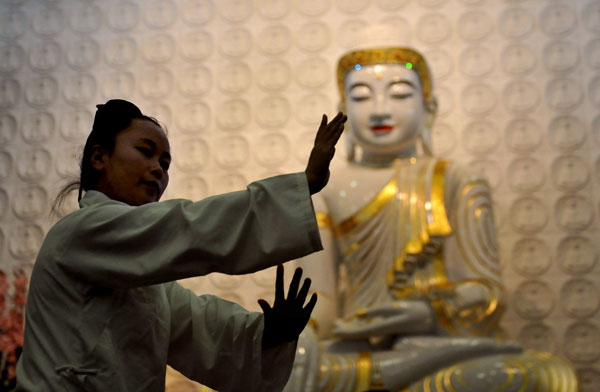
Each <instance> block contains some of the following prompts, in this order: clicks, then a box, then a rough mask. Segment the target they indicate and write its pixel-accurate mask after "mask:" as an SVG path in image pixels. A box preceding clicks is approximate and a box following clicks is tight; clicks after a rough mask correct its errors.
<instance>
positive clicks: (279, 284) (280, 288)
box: [273, 264, 285, 306]
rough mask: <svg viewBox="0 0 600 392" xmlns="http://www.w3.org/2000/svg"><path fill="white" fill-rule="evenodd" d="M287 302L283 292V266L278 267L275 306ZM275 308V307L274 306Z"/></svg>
mask: <svg viewBox="0 0 600 392" xmlns="http://www.w3.org/2000/svg"><path fill="white" fill-rule="evenodd" d="M284 300H285V294H284V292H283V265H281V264H279V265H278V266H277V278H275V304H278V303H279V302H280V301H284ZM273 306H275V305H273Z"/></svg>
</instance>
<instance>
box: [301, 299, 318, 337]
mask: <svg viewBox="0 0 600 392" xmlns="http://www.w3.org/2000/svg"><path fill="white" fill-rule="evenodd" d="M316 304H317V293H313V295H311V296H310V301H308V304H306V306H305V307H304V309H302V311H303V312H304V325H303V326H302V328H304V327H305V326H306V323H308V320H309V319H310V314H311V313H312V311H313V309H314V308H315V305H316Z"/></svg>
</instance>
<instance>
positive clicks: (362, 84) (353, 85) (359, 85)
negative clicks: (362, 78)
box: [350, 82, 371, 90]
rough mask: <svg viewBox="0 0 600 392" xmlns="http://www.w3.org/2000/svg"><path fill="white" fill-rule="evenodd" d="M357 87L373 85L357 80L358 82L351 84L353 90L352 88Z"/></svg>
mask: <svg viewBox="0 0 600 392" xmlns="http://www.w3.org/2000/svg"><path fill="white" fill-rule="evenodd" d="M355 87H367V88H371V86H369V85H368V84H366V83H363V82H356V83H354V84H352V85H350V90H352V89H353V88H355Z"/></svg>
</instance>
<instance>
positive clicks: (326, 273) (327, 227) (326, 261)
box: [296, 194, 339, 339]
mask: <svg viewBox="0 0 600 392" xmlns="http://www.w3.org/2000/svg"><path fill="white" fill-rule="evenodd" d="M313 205H314V207H315V212H316V214H317V222H318V224H319V229H320V232H321V241H322V243H323V250H322V251H320V252H316V253H312V254H310V255H308V256H306V257H303V258H301V259H298V260H296V263H297V265H298V266H299V267H302V269H303V270H304V272H305V276H306V277H309V278H310V279H311V281H312V282H311V291H310V292H311V293H317V296H318V300H317V305H316V306H315V309H314V310H313V312H312V316H311V320H310V321H309V325H310V326H311V327H312V328H313V329H314V330H315V332H316V333H317V334H318V336H319V338H320V339H322V338H323V337H325V336H327V335H328V334H329V332H330V331H331V328H332V326H333V322H334V320H335V319H336V317H337V316H338V314H339V312H338V305H337V304H338V301H337V279H338V276H337V275H338V267H337V262H336V256H335V255H336V252H335V242H334V238H333V228H332V225H331V219H330V218H329V216H328V215H327V212H326V211H327V208H326V205H325V202H324V201H323V199H322V197H321V196H320V194H316V195H314V196H313ZM309 295H310V294H309Z"/></svg>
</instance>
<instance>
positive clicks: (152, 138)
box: [91, 119, 171, 206]
mask: <svg viewBox="0 0 600 392" xmlns="http://www.w3.org/2000/svg"><path fill="white" fill-rule="evenodd" d="M91 159H92V166H93V167H94V169H96V170H98V171H99V172H101V175H100V179H99V180H98V183H97V185H96V190H98V191H100V192H102V193H104V194H106V195H107V196H108V197H110V198H111V199H114V200H119V201H122V202H125V203H127V204H129V205H132V206H139V205H142V204H146V203H151V202H155V201H159V200H160V197H161V196H162V194H163V192H164V191H165V189H166V188H167V185H168V183H169V173H168V169H169V165H170V164H171V153H170V146H169V141H168V140H167V136H166V135H165V134H164V132H163V131H162V129H160V127H159V126H157V125H156V124H154V123H153V122H151V121H148V120H142V119H134V120H133V121H132V122H131V125H130V126H129V127H127V128H125V129H124V130H123V131H121V132H119V133H118V134H117V136H116V138H115V147H114V149H113V151H112V152H110V151H107V150H104V149H96V150H95V151H94V153H93V154H92V158H91Z"/></svg>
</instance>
